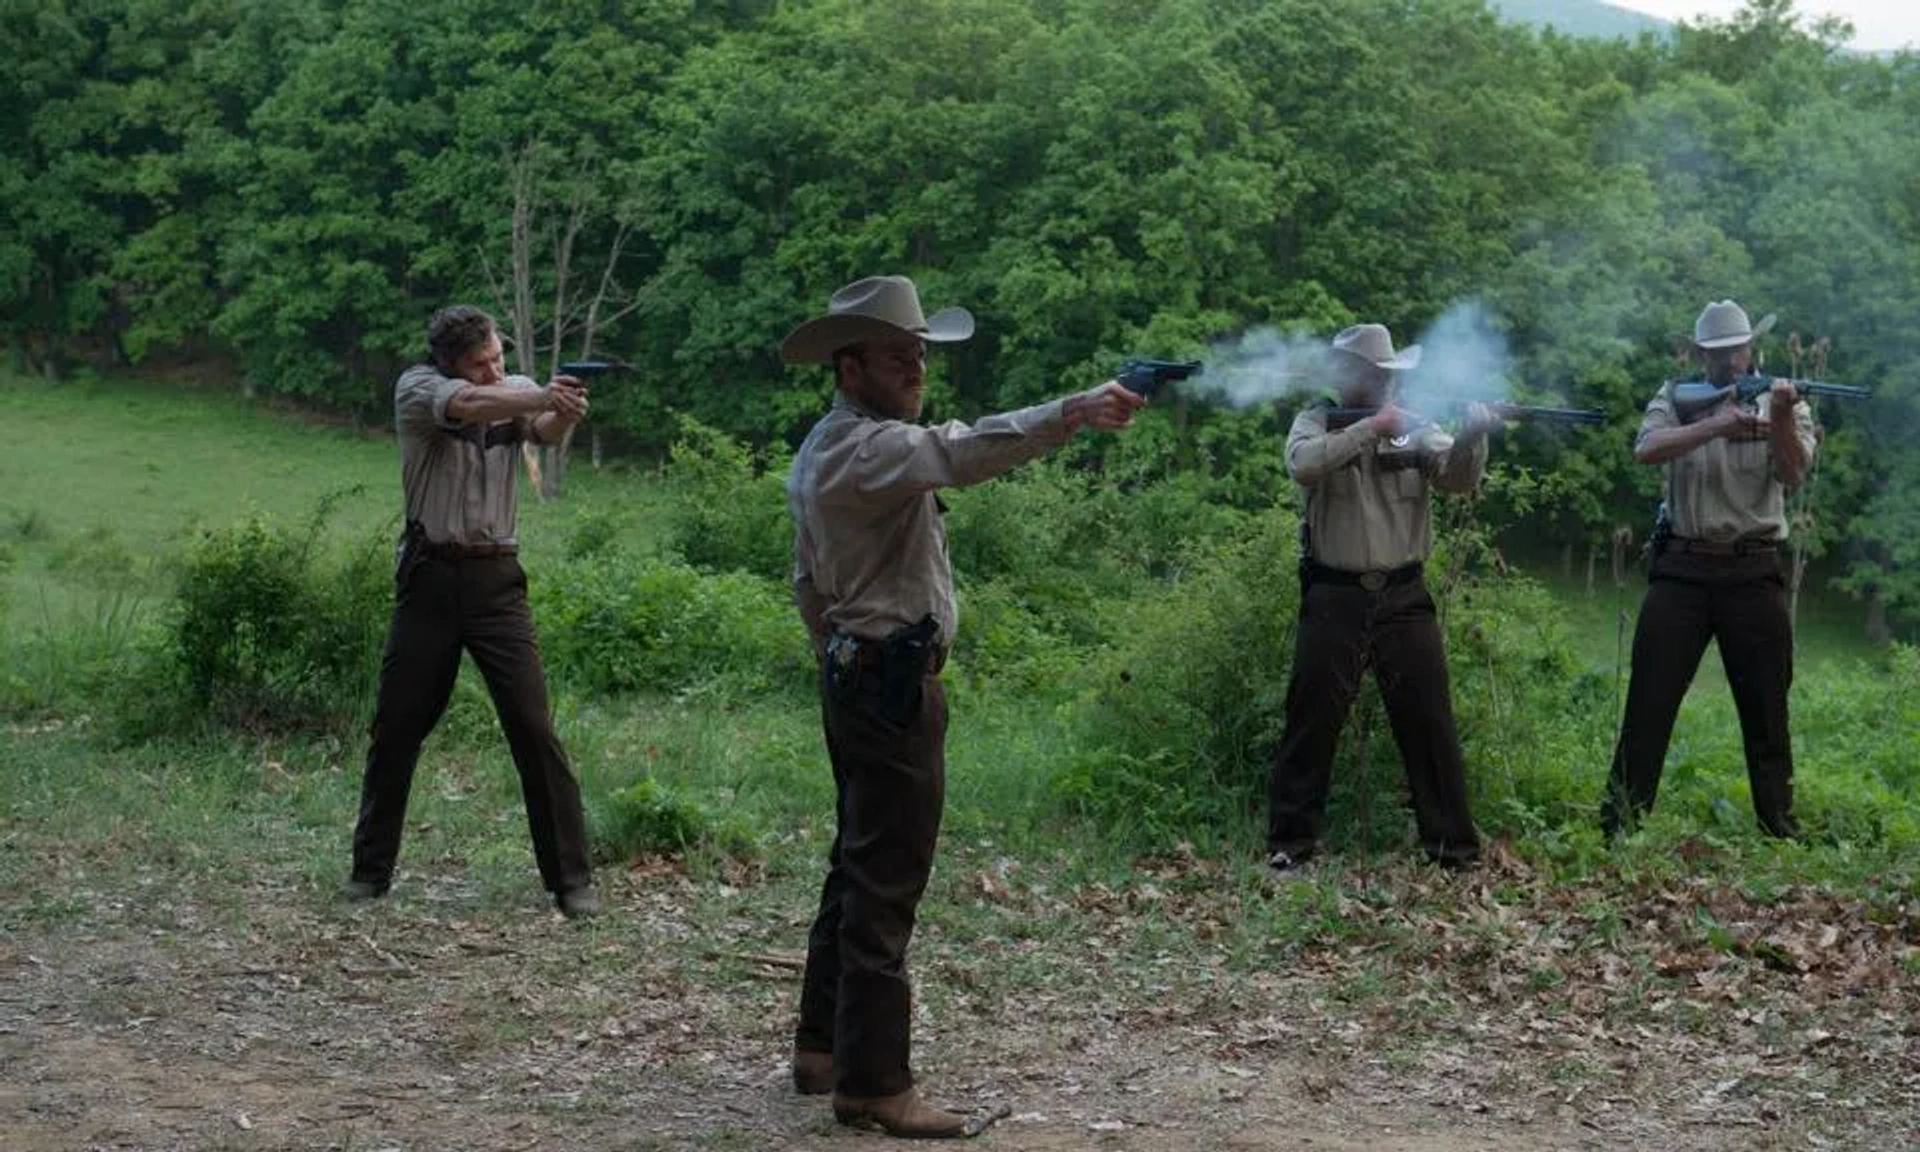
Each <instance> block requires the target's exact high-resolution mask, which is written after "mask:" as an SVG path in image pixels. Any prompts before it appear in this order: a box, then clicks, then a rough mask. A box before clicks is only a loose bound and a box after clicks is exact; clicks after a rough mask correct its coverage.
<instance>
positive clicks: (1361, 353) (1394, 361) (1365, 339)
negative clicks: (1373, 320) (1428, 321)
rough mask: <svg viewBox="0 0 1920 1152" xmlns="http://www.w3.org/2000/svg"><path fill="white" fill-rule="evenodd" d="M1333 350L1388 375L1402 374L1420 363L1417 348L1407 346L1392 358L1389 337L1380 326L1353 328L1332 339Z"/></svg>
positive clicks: (1391, 345) (1418, 349) (1360, 325)
mask: <svg viewBox="0 0 1920 1152" xmlns="http://www.w3.org/2000/svg"><path fill="white" fill-rule="evenodd" d="M1333 349H1334V351H1336V352H1345V353H1346V354H1347V355H1349V356H1357V357H1359V358H1360V359H1362V360H1365V361H1366V362H1367V363H1369V364H1371V365H1373V366H1374V367H1376V368H1385V369H1387V370H1388V371H1391V372H1405V371H1406V370H1408V369H1409V368H1413V367H1415V366H1417V365H1418V364H1419V363H1420V345H1418V344H1409V345H1407V346H1406V347H1405V348H1402V349H1400V351H1399V352H1398V353H1397V354H1396V353H1395V352H1394V350H1393V336H1392V335H1391V334H1389V333H1388V332H1387V329H1386V326H1385V325H1384V324H1355V325H1354V326H1353V327H1351V328H1349V329H1347V330H1346V331H1344V332H1342V333H1340V335H1338V336H1335V337H1334V338H1333Z"/></svg>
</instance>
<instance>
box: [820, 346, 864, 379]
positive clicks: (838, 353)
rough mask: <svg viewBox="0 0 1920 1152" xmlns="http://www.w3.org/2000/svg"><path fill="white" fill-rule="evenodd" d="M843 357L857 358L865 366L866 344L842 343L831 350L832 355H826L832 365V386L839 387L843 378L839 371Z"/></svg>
mask: <svg viewBox="0 0 1920 1152" xmlns="http://www.w3.org/2000/svg"><path fill="white" fill-rule="evenodd" d="M845 357H851V358H852V359H854V360H858V361H859V362H860V365H861V366H862V367H865V366H866V363H867V346H866V345H865V344H842V345H841V346H840V347H838V348H835V349H834V350H833V355H832V356H830V357H828V361H829V362H830V363H831V364H832V365H833V386H834V387H835V388H838V387H840V381H841V380H842V379H843V377H842V376H841V373H840V361H841V359H842V358H845Z"/></svg>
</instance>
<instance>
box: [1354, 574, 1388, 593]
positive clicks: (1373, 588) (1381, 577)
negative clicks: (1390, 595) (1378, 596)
mask: <svg viewBox="0 0 1920 1152" xmlns="http://www.w3.org/2000/svg"><path fill="white" fill-rule="evenodd" d="M1386 586H1387V574H1386V573H1385V572H1362V573H1360V587H1362V588H1365V589H1366V590H1367V591H1369V592H1378V591H1380V589H1382V588H1385V587H1386Z"/></svg>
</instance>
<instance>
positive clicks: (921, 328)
mask: <svg viewBox="0 0 1920 1152" xmlns="http://www.w3.org/2000/svg"><path fill="white" fill-rule="evenodd" d="M903 332H904V333H908V334H910V335H914V336H918V337H920V338H921V339H922V340H925V341H927V342H929V343H932V344H951V343H955V342H957V341H960V340H965V339H966V338H967V337H969V336H971V335H973V313H971V312H968V311H967V310H966V309H965V308H942V309H941V310H940V311H938V312H935V313H934V314H933V315H932V316H926V315H923V314H922V313H921V311H920V293H919V292H918V291H916V290H915V289H914V286H913V281H911V280H909V279H907V278H906V277H905V276H869V277H867V278H866V279H864V280H855V281H854V282H853V283H851V284H849V285H847V286H846V287H845V288H842V289H840V290H839V291H838V292H835V293H834V294H833V297H832V299H830V300H828V301H827V314H826V315H825V316H816V317H815V318H813V319H812V320H809V321H807V322H806V323H804V324H802V325H800V326H799V327H798V328H795V329H794V330H793V331H791V332H789V333H787V338H786V339H785V340H782V341H781V342H780V359H781V360H782V361H784V362H785V363H788V364H819V363H823V362H825V361H827V360H830V359H832V358H833V354H834V353H835V352H837V351H839V350H840V349H842V348H845V347H846V346H847V345H849V344H858V343H860V342H862V341H864V340H874V339H884V338H886V337H888V336H898V335H900V334H901V333H903Z"/></svg>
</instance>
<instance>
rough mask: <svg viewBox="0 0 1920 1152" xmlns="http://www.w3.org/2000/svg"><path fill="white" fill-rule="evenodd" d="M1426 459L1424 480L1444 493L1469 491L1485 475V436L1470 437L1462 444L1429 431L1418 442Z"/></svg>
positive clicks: (1449, 437) (1441, 434)
mask: <svg viewBox="0 0 1920 1152" xmlns="http://www.w3.org/2000/svg"><path fill="white" fill-rule="evenodd" d="M1421 448H1422V455H1423V456H1424V457H1425V458H1426V460H1427V461H1428V467H1427V479H1429V480H1431V481H1432V482H1433V486H1434V487H1435V488H1438V489H1440V490H1441V491H1444V492H1471V491H1473V490H1474V489H1475V488H1477V487H1479V486H1480V481H1481V479H1482V478H1483V477H1484V476H1486V474H1487V453H1488V444H1487V438H1486V437H1485V436H1476V437H1474V440H1473V443H1471V444H1468V445H1466V446H1465V447H1462V446H1461V444H1460V442H1459V441H1458V440H1455V439H1454V438H1453V437H1451V436H1449V435H1447V434H1446V433H1445V432H1441V431H1439V430H1438V429H1435V430H1433V431H1432V432H1430V433H1429V434H1428V436H1427V437H1426V443H1424V444H1423V445H1421Z"/></svg>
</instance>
